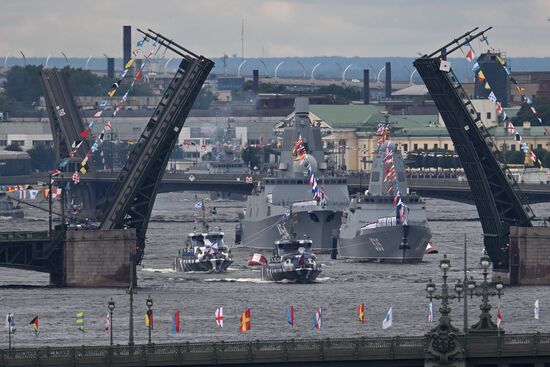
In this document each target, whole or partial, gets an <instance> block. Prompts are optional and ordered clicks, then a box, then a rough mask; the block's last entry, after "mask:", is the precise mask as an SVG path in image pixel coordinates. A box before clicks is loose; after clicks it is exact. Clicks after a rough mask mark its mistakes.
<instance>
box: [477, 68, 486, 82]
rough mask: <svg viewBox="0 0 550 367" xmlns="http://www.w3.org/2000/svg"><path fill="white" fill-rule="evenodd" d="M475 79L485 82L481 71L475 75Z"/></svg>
mask: <svg viewBox="0 0 550 367" xmlns="http://www.w3.org/2000/svg"><path fill="white" fill-rule="evenodd" d="M477 77H478V78H479V80H485V74H483V71H482V70H480V71H479V73H477Z"/></svg>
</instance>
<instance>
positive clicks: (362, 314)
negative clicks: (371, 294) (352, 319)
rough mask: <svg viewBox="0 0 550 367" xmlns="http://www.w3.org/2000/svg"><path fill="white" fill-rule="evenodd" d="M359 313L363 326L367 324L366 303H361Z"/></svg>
mask: <svg viewBox="0 0 550 367" xmlns="http://www.w3.org/2000/svg"><path fill="white" fill-rule="evenodd" d="M358 312H359V322H360V323H361V324H364V323H365V304H364V303H361V304H360V305H359V308H358Z"/></svg>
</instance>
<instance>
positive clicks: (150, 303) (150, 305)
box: [145, 295, 153, 345]
mask: <svg viewBox="0 0 550 367" xmlns="http://www.w3.org/2000/svg"><path fill="white" fill-rule="evenodd" d="M145 305H147V317H148V319H149V323H148V326H149V342H148V344H149V345H151V327H152V326H153V318H152V317H151V316H152V315H153V300H152V299H151V295H149V297H148V298H147V300H146V301H145Z"/></svg>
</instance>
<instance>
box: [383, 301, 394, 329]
mask: <svg viewBox="0 0 550 367" xmlns="http://www.w3.org/2000/svg"><path fill="white" fill-rule="evenodd" d="M392 321H393V312H392V306H390V309H389V310H388V313H387V314H386V317H385V318H384V321H382V329H387V328H389V327H390V326H391V324H392Z"/></svg>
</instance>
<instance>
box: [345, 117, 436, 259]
mask: <svg viewBox="0 0 550 367" xmlns="http://www.w3.org/2000/svg"><path fill="white" fill-rule="evenodd" d="M378 129H379V131H378V133H379V135H380V137H379V146H378V152H377V153H376V155H375V157H374V159H373V163H372V171H371V174H370V182H369V189H368V190H367V192H366V193H365V194H360V195H357V196H356V197H354V198H352V200H351V204H350V207H349V210H348V211H346V213H345V214H344V219H343V220H342V226H341V228H340V234H339V239H338V254H339V255H340V256H341V257H344V258H352V259H360V260H372V261H382V262H403V263H414V262H420V261H422V258H423V256H424V251H425V249H426V246H427V245H428V242H429V241H430V239H431V231H430V227H429V226H428V220H427V217H426V211H425V203H424V201H423V200H422V199H421V198H420V197H419V196H417V195H416V194H414V193H412V194H409V193H408V185H407V180H406V175H405V165H404V162H403V157H402V155H401V153H400V152H399V150H397V149H396V147H395V145H394V144H393V143H392V142H391V139H389V123H388V122H387V121H386V122H385V123H383V124H381V126H380V125H379V127H378Z"/></svg>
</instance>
